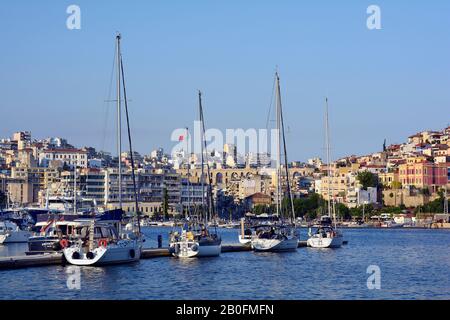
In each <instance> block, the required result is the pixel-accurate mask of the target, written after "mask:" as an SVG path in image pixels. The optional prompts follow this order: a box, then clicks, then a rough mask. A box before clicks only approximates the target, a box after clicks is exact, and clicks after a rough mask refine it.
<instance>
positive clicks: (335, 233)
mask: <svg viewBox="0 0 450 320" xmlns="http://www.w3.org/2000/svg"><path fill="white" fill-rule="evenodd" d="M309 235H310V237H309V239H308V241H307V244H308V246H309V247H312V248H340V247H342V244H343V243H344V236H343V235H342V233H341V232H340V231H339V230H335V229H334V228H333V227H332V226H331V225H328V226H319V227H318V228H317V230H316V232H315V233H314V234H311V232H310V233H309Z"/></svg>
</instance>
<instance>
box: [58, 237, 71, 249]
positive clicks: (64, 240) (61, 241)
mask: <svg viewBox="0 0 450 320" xmlns="http://www.w3.org/2000/svg"><path fill="white" fill-rule="evenodd" d="M59 245H60V246H61V248H63V249H64V248H67V247H68V246H69V241H67V239H61V240H60V241H59Z"/></svg>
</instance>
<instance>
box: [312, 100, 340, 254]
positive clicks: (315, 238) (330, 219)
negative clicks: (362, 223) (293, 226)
mask: <svg viewBox="0 0 450 320" xmlns="http://www.w3.org/2000/svg"><path fill="white" fill-rule="evenodd" d="M329 130H330V129H329V123H328V98H326V100H325V137H326V139H325V140H326V153H327V154H326V156H327V168H328V169H327V175H328V177H329V178H330V180H329V181H328V185H327V187H328V201H327V202H328V214H329V216H323V217H322V218H321V220H320V224H319V226H318V227H317V230H316V232H315V233H314V234H313V233H312V232H311V229H310V230H309V233H308V235H309V239H308V241H307V245H308V246H309V247H312V248H339V247H341V246H342V244H343V243H344V236H343V234H342V232H341V231H339V230H338V229H337V223H336V206H335V204H336V202H335V199H334V197H333V196H332V195H334V190H333V188H332V187H331V185H333V184H334V181H333V180H334V177H335V174H334V170H332V169H331V156H330V138H329V137H330V132H329Z"/></svg>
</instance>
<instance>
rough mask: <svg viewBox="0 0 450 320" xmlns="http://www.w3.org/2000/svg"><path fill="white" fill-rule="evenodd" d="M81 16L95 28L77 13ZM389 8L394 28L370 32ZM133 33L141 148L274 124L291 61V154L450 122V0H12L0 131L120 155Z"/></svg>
mask: <svg viewBox="0 0 450 320" xmlns="http://www.w3.org/2000/svg"><path fill="white" fill-rule="evenodd" d="M70 4H77V5H79V6H80V8H81V14H82V16H81V19H82V20H81V30H68V29H67V28H66V19H67V17H68V15H67V14H66V8H67V6H69V5H70ZM371 4H377V5H379V6H380V8H381V13H382V28H383V29H382V30H372V31H371V30H368V29H367V27H366V19H367V16H368V15H367V14H366V9H367V7H368V6H369V5H371ZM116 31H120V32H121V33H122V35H123V56H124V63H125V72H126V77H127V89H128V95H129V98H130V99H132V102H131V103H130V108H131V120H132V127H133V135H134V139H135V146H136V149H137V150H138V151H140V152H142V153H149V152H150V151H151V150H152V149H154V148H156V147H158V146H163V147H164V148H166V149H170V148H171V147H172V146H173V145H174V143H171V142H170V134H171V132H172V130H173V129H175V128H180V127H186V126H191V127H192V121H193V120H194V118H196V116H197V109H196V108H197V105H196V104H197V96H196V90H197V89H201V90H202V91H203V92H204V108H205V117H206V121H207V124H206V125H207V127H214V128H219V129H225V128H245V129H246V128H265V127H266V117H267V109H268V106H269V103H270V98H271V94H272V83H273V73H274V70H275V67H276V66H278V68H279V72H280V75H281V81H282V92H283V99H284V109H285V110H284V112H285V117H286V125H287V126H288V127H289V133H288V137H287V142H288V151H289V155H290V156H289V158H290V159H291V160H294V159H298V160H306V159H307V158H310V157H313V156H321V155H322V154H323V110H324V109H323V108H324V107H323V105H324V97H325V96H328V97H329V99H330V123H331V130H332V144H333V155H334V157H338V156H343V155H347V154H365V153H368V152H372V151H377V150H379V149H381V146H382V143H383V140H384V138H386V139H387V141H388V143H396V142H402V141H404V140H405V139H406V137H407V136H408V135H410V134H412V133H415V132H416V131H418V130H422V129H441V128H443V127H445V126H446V125H447V124H448V123H449V122H450V112H449V110H450V108H449V106H450V2H449V1H419V0H416V1H406V0H405V1H400V0H398V1H379V0H371V1H364V0H352V1H351V0H345V1H331V0H330V1H324V0H322V1H317V0H316V1H312V0H311V1H299V0H295V1H288V0H283V1H275V0H270V1H269V0H265V1H261V0H258V1H256V0H246V1H242V0H241V1H237V0H227V1H225V0H220V1H219V0H216V1H213V0H209V1H206V0H195V1H194V0H191V1H181V0H178V1H175V0H172V1H164V0H160V1H137V0H135V1H119V0H117V1H100V0H98V1H80V0H72V1H61V0H53V1H50V0H47V1H44V0H43V1H39V2H38V1H9V0H8V1H2V3H1V5H0V39H2V45H1V46H0V47H1V54H0V70H1V71H0V83H1V86H0V96H1V99H0V111H1V113H0V114H1V121H0V136H2V137H6V136H9V135H10V134H11V133H12V132H13V131H16V130H31V131H32V133H33V136H35V137H40V138H42V137H47V136H62V137H66V138H67V139H68V140H69V141H70V142H72V143H73V144H76V145H79V146H82V145H92V146H95V147H97V148H102V149H108V150H110V151H113V150H114V139H113V131H112V130H113V126H114V105H113V104H107V103H105V102H104V101H105V100H107V99H108V89H109V83H110V77H111V71H112V63H113V57H114V37H115V32H116Z"/></svg>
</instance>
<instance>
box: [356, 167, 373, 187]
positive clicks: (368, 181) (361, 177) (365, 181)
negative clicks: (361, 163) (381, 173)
mask: <svg viewBox="0 0 450 320" xmlns="http://www.w3.org/2000/svg"><path fill="white" fill-rule="evenodd" d="M356 179H357V180H358V182H359V183H360V184H361V185H362V188H363V189H364V190H367V188H370V187H376V186H377V185H378V178H377V176H376V175H374V174H373V173H372V172H370V171H363V172H359V173H358V175H357V176H356Z"/></svg>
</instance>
